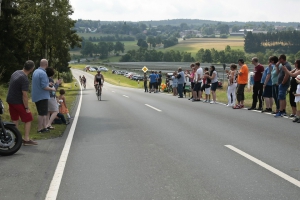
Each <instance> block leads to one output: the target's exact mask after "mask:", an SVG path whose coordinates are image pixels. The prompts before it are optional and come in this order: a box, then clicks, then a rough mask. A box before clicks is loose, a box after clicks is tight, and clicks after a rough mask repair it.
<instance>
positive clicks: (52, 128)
mask: <svg viewBox="0 0 300 200" xmlns="http://www.w3.org/2000/svg"><path fill="white" fill-rule="evenodd" d="M47 129H49V130H54V129H55V128H54V127H53V126H48V127H47Z"/></svg>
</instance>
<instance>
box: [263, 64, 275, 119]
mask: <svg viewBox="0 0 300 200" xmlns="http://www.w3.org/2000/svg"><path fill="white" fill-rule="evenodd" d="M269 61H270V60H269ZM271 70H272V68H271V67H270V66H267V67H266V68H265V70H264V72H263V75H262V78H261V84H263V94H262V97H263V98H264V101H265V104H266V108H265V109H264V110H262V111H261V112H269V113H272V106H273V98H272V97H273V95H272V79H271Z"/></svg>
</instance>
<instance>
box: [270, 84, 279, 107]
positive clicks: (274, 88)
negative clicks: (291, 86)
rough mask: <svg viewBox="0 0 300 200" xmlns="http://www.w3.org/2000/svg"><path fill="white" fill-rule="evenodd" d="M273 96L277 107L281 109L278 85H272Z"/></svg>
mask: <svg viewBox="0 0 300 200" xmlns="http://www.w3.org/2000/svg"><path fill="white" fill-rule="evenodd" d="M272 96H273V98H274V101H275V104H276V109H277V110H279V107H280V104H279V100H278V85H272Z"/></svg>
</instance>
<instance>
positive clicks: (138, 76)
mask: <svg viewBox="0 0 300 200" xmlns="http://www.w3.org/2000/svg"><path fill="white" fill-rule="evenodd" d="M131 80H135V81H138V80H140V81H142V80H144V77H143V76H140V75H135V76H132V78H131Z"/></svg>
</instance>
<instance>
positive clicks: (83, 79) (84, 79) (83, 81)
mask: <svg viewBox="0 0 300 200" xmlns="http://www.w3.org/2000/svg"><path fill="white" fill-rule="evenodd" d="M81 80H82V84H83V87H84V88H85V87H86V78H85V76H84V75H83V76H82V78H81Z"/></svg>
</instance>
